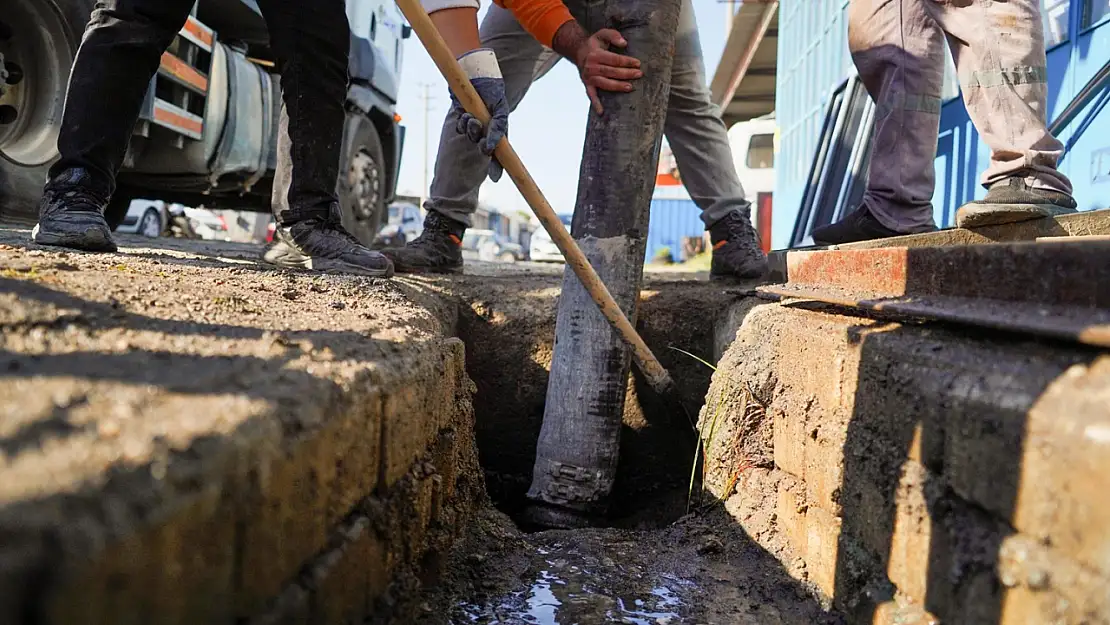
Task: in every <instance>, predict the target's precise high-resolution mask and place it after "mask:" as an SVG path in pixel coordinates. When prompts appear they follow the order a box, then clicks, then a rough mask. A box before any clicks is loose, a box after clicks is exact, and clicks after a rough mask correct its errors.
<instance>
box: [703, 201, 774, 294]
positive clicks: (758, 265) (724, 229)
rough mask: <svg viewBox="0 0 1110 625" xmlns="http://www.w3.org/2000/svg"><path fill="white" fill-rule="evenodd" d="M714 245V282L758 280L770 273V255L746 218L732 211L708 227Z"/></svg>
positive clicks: (711, 269) (712, 273) (712, 278)
mask: <svg viewBox="0 0 1110 625" xmlns="http://www.w3.org/2000/svg"><path fill="white" fill-rule="evenodd" d="M709 240H710V241H711V242H712V243H713V262H712V264H711V265H710V269H709V278H710V279H711V280H755V279H758V278H762V277H763V276H764V275H766V274H767V256H766V255H764V253H763V250H762V249H761V248H760V246H759V233H757V232H756V231H755V228H753V227H752V222H751V220H750V219H748V217H747V216H745V215H742V214H740V213H738V212H735V211H733V212H731V213H729V214H728V215H726V216H724V217H722V218H721V219H720V221H718V222H717V223H715V224H713V225H712V226H710V228H709Z"/></svg>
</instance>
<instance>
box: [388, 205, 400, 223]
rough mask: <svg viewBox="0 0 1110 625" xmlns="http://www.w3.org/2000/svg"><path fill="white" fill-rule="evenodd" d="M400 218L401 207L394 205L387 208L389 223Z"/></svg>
mask: <svg viewBox="0 0 1110 625" xmlns="http://www.w3.org/2000/svg"><path fill="white" fill-rule="evenodd" d="M400 216H401V207H400V206H397V205H396V204H392V205H390V207H389V221H396V220H397V218H398V217H400Z"/></svg>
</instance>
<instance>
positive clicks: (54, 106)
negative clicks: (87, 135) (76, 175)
mask: <svg viewBox="0 0 1110 625" xmlns="http://www.w3.org/2000/svg"><path fill="white" fill-rule="evenodd" d="M73 56H74V49H73V45H72V44H71V43H70V39H69V34H68V32H67V30H66V27H65V21H64V20H63V19H62V17H61V16H60V15H59V14H58V11H57V9H56V8H55V6H54V3H52V2H49V1H43V0H4V9H3V10H0V65H2V67H0V156H3V157H4V158H6V159H8V160H10V161H13V162H15V163H17V164H19V165H23V166H28V167H31V166H36V165H42V164H44V163H47V162H49V161H50V160H51V159H53V158H54V157H55V156H56V155H57V143H58V126H59V124H58V123H57V121H56V120H60V119H61V117H62V107H63V105H64V103H65V92H66V84H67V82H68V80H69V68H70V65H71V64H72V62H73Z"/></svg>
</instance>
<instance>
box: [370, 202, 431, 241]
mask: <svg viewBox="0 0 1110 625" xmlns="http://www.w3.org/2000/svg"><path fill="white" fill-rule="evenodd" d="M422 232H424V217H423V216H422V215H421V214H420V207H418V206H417V205H416V204H412V203H411V202H394V203H393V204H390V205H389V213H388V214H387V215H386V224H385V226H383V227H382V229H381V230H379V231H378V236H377V238H376V239H375V247H401V246H402V245H404V244H405V243H408V242H409V241H412V240H413V239H415V238H416V237H418V236H420V234H421V233H422Z"/></svg>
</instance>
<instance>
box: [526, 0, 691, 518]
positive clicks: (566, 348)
mask: <svg viewBox="0 0 1110 625" xmlns="http://www.w3.org/2000/svg"><path fill="white" fill-rule="evenodd" d="M574 4H582V5H587V6H585V7H583V8H582V10H581V12H580V13H579V14H576V15H575V18H577V19H578V21H579V22H580V23H582V25H583V26H585V27H586V28H587V30H589V31H591V32H595V31H597V30H600V29H601V28H616V29H617V30H619V31H620V32H621V34H622V35H623V36H624V38H625V39H626V40H627V41H628V47H627V49H626V50H625V53H627V54H630V55H632V56H635V57H637V58H638V59H640V62H641V64H642V67H643V71H644V77H643V78H641V79H640V80H638V81H636V82H635V90H634V91H632V92H631V93H627V94H616V93H604V94H603V95H602V96H601V97H602V104H603V106H604V109H605V112H604V114H603V115H601V116H598V115H597V114H596V113H594V112H592V111H591V113H590V117H589V122H588V124H587V127H586V141H585V146H584V147H583V151H582V165H581V171H580V173H579V178H578V199H577V203H576V205H575V209H574V220H573V222H572V224H571V234H572V236H573V237H574V239H575V240H576V241H577V243H578V246H579V247H580V248H581V249H582V251H583V252H584V253H585V255H586V257H587V259H588V260H589V262H590V264H591V265H593V267H594V268H595V269H596V270H597V273H598V275H599V276H600V277H601V279H602V281H603V282H604V283H605V285H606V286H607V287H608V289H609V291H610V293H612V295H613V297H614V298H615V299H616V302H617V304H618V305H619V306H620V307H621V309H622V310H623V311H624V312H625V314H626V315H627V316H628V317H629V319H630V320H631V321H632V323H633V324H634V323H635V319H636V312H637V310H636V309H637V304H638V301H639V295H640V286H641V283H642V281H643V271H644V253H645V248H646V245H647V241H646V238H647V231H648V214H649V209H650V204H651V195H652V192H653V191H654V189H655V175H656V169H657V166H658V162H659V148H660V143H661V141H662V135H663V122H664V119H665V118H666V111H667V98H668V94H669V92H670V77H671V59H672V58H673V56H674V48H675V30H676V28H677V25H678V16H679V10H680V6H681V2H680V0H609V1H607V2H604V3H588V2H583V3H572V5H574ZM583 102H585V100H583ZM629 368H630V361H629V350H628V346H627V345H626V344H625V342H624V341H623V340H622V339H621V336H620V335H619V334H618V333H617V332H616V331H614V330H613V328H612V327H611V326H610V325H609V323H608V322H607V321H606V319H605V317H604V316H603V315H602V314H601V312H600V311H599V310H598V308H597V307H596V306H594V305H593V302H592V301H591V298H590V294H589V293H588V292H587V291H586V289H585V288H584V287H583V286H582V283H581V282H580V281H579V280H578V279H577V278H575V276H574V274H573V273H572V272H571V270H570V269H569V268H568V269H567V270H566V271H565V273H564V276H563V289H562V294H561V296H560V297H559V308H558V312H557V316H556V321H555V351H554V356H553V357H552V362H551V376H550V379H549V382H548V386H547V403H546V408H545V410H544V417H543V427H542V429H541V431H540V439H539V444H538V449H537V452H536V462H535V466H534V468H533V476H532V486H531V488H530V489H529V491H528V497H529V499H530V500H531V505H530V507H529V509H528V513H527V514H528V517H529V520H530V521H531V522H533V523H535V524H537V525H541V526H546V527H573V526H582V525H587V524H589V522H590V521H591V519H592V518H594V517H595V516H598V515H601V514H603V513H604V512H606V509H605V508H606V504H607V502H608V497H609V494H610V491H611V489H612V486H613V478H614V476H615V474H616V467H617V457H618V451H619V444H620V429H621V420H622V416H623V413H624V398H625V389H626V387H627V384H628V374H629Z"/></svg>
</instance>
